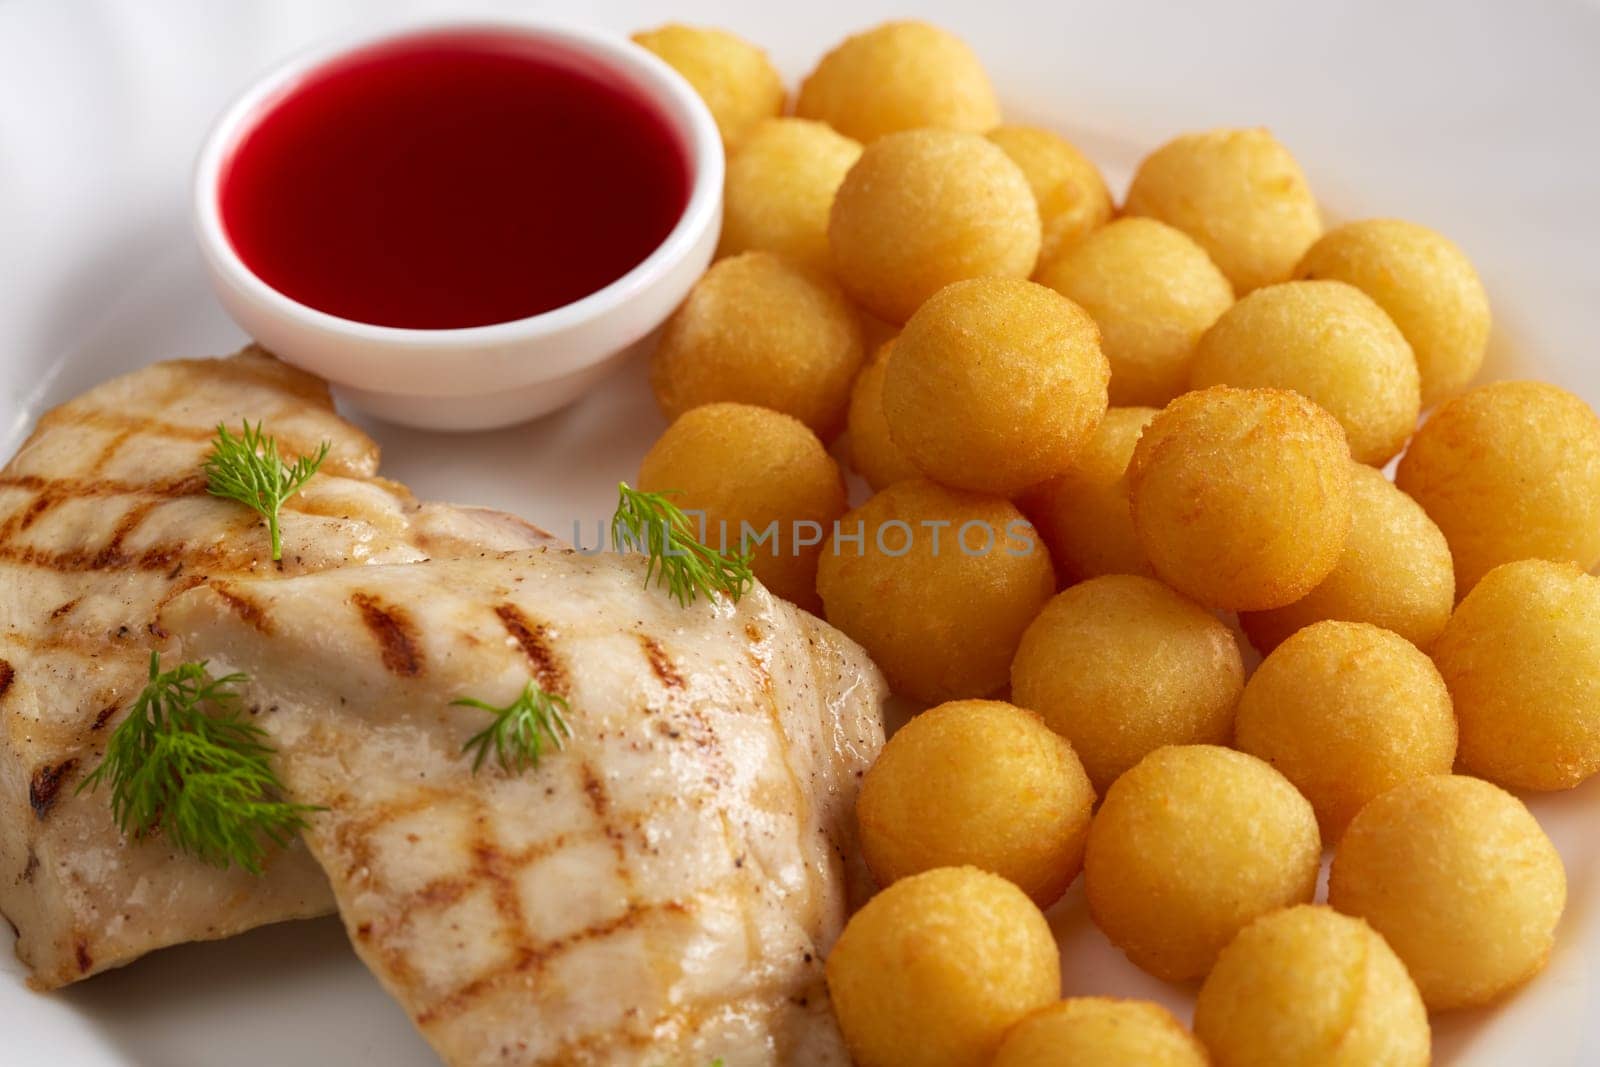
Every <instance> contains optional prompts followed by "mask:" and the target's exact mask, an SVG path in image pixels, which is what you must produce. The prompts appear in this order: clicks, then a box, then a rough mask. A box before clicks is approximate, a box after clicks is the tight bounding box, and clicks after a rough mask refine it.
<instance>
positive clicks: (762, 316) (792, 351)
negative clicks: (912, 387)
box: [650, 252, 865, 440]
mask: <svg viewBox="0 0 1600 1067" xmlns="http://www.w3.org/2000/svg"><path fill="white" fill-rule="evenodd" d="M864 358H865V351H864V349H863V345H862V340H861V320H860V318H859V317H858V316H857V314H856V311H855V308H853V307H851V306H850V301H849V300H847V299H846V298H845V295H844V294H843V293H842V292H840V291H839V287H838V286H837V285H835V284H834V283H833V282H832V281H830V280H829V279H828V278H826V277H825V276H823V275H821V274H818V273H816V272H814V271H810V270H807V269H806V268H804V267H802V266H800V265H799V264H798V263H796V262H794V261H793V260H790V259H785V258H783V257H782V256H777V255H774V254H773V253H771V252H745V253H743V254H741V255H737V256H733V257H731V258H729V259H724V260H722V261H721V262H719V263H716V264H713V265H712V267H711V269H710V270H708V271H706V273H705V276H704V277H702V278H701V279H700V280H699V281H698V282H696V283H695V287H694V288H693V289H692V290H690V292H689V298H688V299H687V300H685V301H684V302H683V304H682V305H681V306H680V307H679V308H678V310H677V311H674V312H673V313H672V317H671V318H669V319H668V320H667V324H666V327H665V328H664V329H663V330H662V334H661V341H660V343H659V344H658V345H657V346H656V351H655V355H654V357H653V359H652V360H651V363H650V385H651V388H653V389H654V390H655V394H656V403H657V404H658V405H660V407H661V412H662V414H664V415H666V417H667V418H669V419H675V418H677V417H678V416H679V415H682V414H683V413H684V412H686V411H688V410H689V409H690V408H693V407H698V406H699V405H701V404H710V403H713V402H715V401H719V400H728V401H734V402H736V403H742V404H757V405H759V406H761V407H765V408H771V409H773V410H774V411H781V412H783V413H784V414H785V415H793V416H794V417H795V418H797V419H799V420H800V421H801V422H803V423H805V424H806V425H807V426H809V427H810V428H811V430H812V432H813V433H815V434H816V435H817V436H819V437H821V438H822V439H823V440H828V439H830V438H831V437H833V436H834V435H835V434H836V433H838V431H839V429H840V428H841V427H842V426H843V424H844V417H845V408H846V406H847V405H848V404H849V401H850V384H851V382H852V381H854V379H855V376H856V372H857V371H858V370H860V369H861V364H862V361H863V360H864Z"/></svg>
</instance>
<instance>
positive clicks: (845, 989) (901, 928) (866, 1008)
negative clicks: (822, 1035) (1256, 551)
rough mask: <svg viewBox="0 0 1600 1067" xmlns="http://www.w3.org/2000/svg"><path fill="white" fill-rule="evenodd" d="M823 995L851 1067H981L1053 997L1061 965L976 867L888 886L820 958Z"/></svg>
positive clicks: (1038, 932) (996, 882)
mask: <svg viewBox="0 0 1600 1067" xmlns="http://www.w3.org/2000/svg"><path fill="white" fill-rule="evenodd" d="M827 975H828V994H829V997H830V998H831V999H832V1001H833V1010H834V1014H835V1015H836V1016H837V1018H838V1020H839V1029H840V1031H841V1032H842V1033H843V1034H844V1040H845V1044H846V1045H848V1046H849V1049H850V1054H851V1056H852V1058H853V1059H854V1060H855V1062H856V1063H857V1064H859V1065H860V1067H890V1065H892V1067H984V1065H986V1064H988V1062H989V1060H990V1057H992V1056H993V1055H994V1053H995V1050H996V1049H997V1048H999V1047H1000V1042H1001V1040H1002V1039H1003V1038H1004V1037H1005V1035H1006V1031H1007V1030H1009V1029H1010V1028H1011V1026H1012V1025H1013V1024H1015V1023H1016V1022H1018V1021H1019V1020H1021V1019H1023V1018H1025V1017H1026V1016H1027V1015H1028V1014H1030V1013H1031V1012H1033V1011H1035V1010H1037V1009H1038V1008H1042V1007H1044V1006H1045V1005H1046V1004H1050V1003H1052V1002H1054V1001H1056V1000H1057V999H1059V998H1060V996H1061V956H1060V952H1059V951H1058V950H1057V949H1056V941H1055V937H1054V936H1053V935H1052V934H1051V933H1050V925H1049V923H1047V922H1045V918H1044V915H1043V914H1042V913H1041V912H1040V911H1039V909H1038V908H1037V907H1035V906H1034V904H1033V902H1032V901H1030V900H1029V899H1028V897H1027V894H1025V893H1023V892H1022V890H1020V889H1018V888H1017V887H1016V886H1014V885H1012V884H1011V883H1010V882H1008V881H1006V880H1005V879H1004V878H1001V877H1000V876H998V875H994V874H989V873H988V872H986V871H980V870H978V869H977V868H975V867H941V868H939V869H937V870H932V871H925V872H923V873H922V874H915V875H912V876H911V877H909V878H902V879H901V880H900V881H898V882H896V883H895V884H894V885H892V886H889V887H888V888H887V889H885V890H884V891H883V892H881V893H879V894H878V895H877V896H875V897H873V898H872V900H870V901H868V902H867V905H866V907H864V908H862V909H861V910H860V911H858V912H856V914H855V915H854V916H853V917H852V918H851V919H850V921H849V923H847V924H846V925H845V928H844V933H843V934H841V935H840V936H839V940H838V941H837V942H836V943H835V944H834V946H833V951H832V952H831V953H829V954H828V963H827Z"/></svg>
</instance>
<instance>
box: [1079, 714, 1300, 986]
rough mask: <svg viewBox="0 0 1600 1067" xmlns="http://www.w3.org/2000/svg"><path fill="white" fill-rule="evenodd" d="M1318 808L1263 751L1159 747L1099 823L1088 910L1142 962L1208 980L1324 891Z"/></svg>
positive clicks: (1092, 842) (1162, 972) (1172, 975)
mask: <svg viewBox="0 0 1600 1067" xmlns="http://www.w3.org/2000/svg"><path fill="white" fill-rule="evenodd" d="M1321 864H1322V844H1321V842H1320V841H1319V840H1318V838H1317V819H1316V816H1315V815H1313V814H1312V812H1311V805H1310V804H1308V803H1307V802H1306V799H1305V797H1302V796H1301V795H1300V794H1299V793H1297V792H1296V791H1295V788H1294V786H1292V785H1290V784H1289V780H1288V779H1286V778H1285V777H1284V776H1283V775H1281V774H1279V773H1278V772H1277V771H1275V770H1273V769H1272V768H1271V767H1269V766H1267V764H1265V763H1263V762H1262V761H1261V760H1258V759H1256V758H1255V757H1254V756H1247V755H1245V754H1244V753H1242V752H1235V751H1233V750H1232V749H1227V748H1218V747H1216V746H1213V745H1180V746H1172V747H1169V748H1158V749H1156V750H1155V751H1154V752H1152V753H1150V755H1148V756H1146V757H1145V758H1144V759H1142V760H1140V761H1139V762H1138V763H1137V764H1135V765H1134V767H1133V768H1132V769H1131V770H1129V771H1128V772H1127V773H1126V774H1124V775H1123V776H1122V777H1121V778H1118V779H1117V780H1116V782H1115V783H1114V784H1113V785H1112V786H1111V789H1110V790H1109V791H1108V792H1107V793H1106V797H1105V802H1104V803H1103V804H1101V805H1100V811H1099V813H1098V814H1096V815H1095V818H1094V822H1093V823H1092V824H1091V825H1090V827H1089V846H1088V849H1087V850H1086V852H1085V854H1084V884H1085V887H1086V888H1087V890H1088V897H1089V914H1090V915H1091V916H1092V917H1093V918H1094V921H1095V925H1097V926H1099V927H1100V929H1101V930H1102V931H1103V932H1104V933H1105V935H1106V936H1107V937H1108V938H1110V939H1111V943H1112V944H1114V945H1116V946H1117V947H1118V948H1120V949H1122V951H1123V952H1125V953H1127V956H1128V959H1130V960H1132V961H1133V962H1134V963H1135V964H1137V965H1138V966H1139V967H1142V968H1143V969H1145V970H1146V971H1149V972H1150V973H1151V974H1153V975H1155V976H1156V977H1157V978H1164V979H1166V980H1168V981H1175V982H1176V981H1186V980H1189V979H1193V978H1200V977H1203V976H1204V975H1205V973H1206V972H1207V971H1209V970H1210V969H1211V964H1212V962H1213V961H1214V960H1215V959H1216V958H1217V953H1218V952H1220V951H1222V948H1223V946H1224V945H1226V944H1227V943H1228V942H1229V941H1231V940H1233V937H1234V935H1235V934H1237V933H1238V932H1239V930H1240V929H1241V928H1243V927H1244V926H1245V924H1247V923H1249V922H1250V920H1252V919H1254V918H1256V917H1257V916H1259V915H1265V914H1266V913H1267V912H1270V911H1276V910H1277V909H1278V908H1283V907H1288V906H1289V905H1291V904H1305V903H1309V902H1310V900H1311V894H1312V893H1313V892H1314V891H1315V889H1316V887H1317V874H1318V872H1319V870H1320V869H1321Z"/></svg>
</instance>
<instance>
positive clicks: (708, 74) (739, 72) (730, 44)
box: [633, 24, 784, 146]
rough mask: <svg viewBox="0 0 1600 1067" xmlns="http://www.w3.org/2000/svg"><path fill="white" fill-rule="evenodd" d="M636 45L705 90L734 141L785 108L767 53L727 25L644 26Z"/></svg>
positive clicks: (727, 138)
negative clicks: (736, 33)
mask: <svg viewBox="0 0 1600 1067" xmlns="http://www.w3.org/2000/svg"><path fill="white" fill-rule="evenodd" d="M633 41H634V43H635V44H637V45H641V46H643V47H644V48H647V49H649V50H650V51H651V52H654V53H655V54H656V55H657V56H659V57H661V59H663V60H665V61H666V63H667V65H668V66H670V67H671V68H672V69H673V70H676V71H677V72H678V73H679V74H681V75H683V78H684V80H685V81H687V82H688V83H689V85H690V86H691V87H693V89H694V91H695V92H697V93H699V94H700V99H702V100H704V101H705V102H706V107H707V108H708V109H710V111H711V117H712V118H713V119H715V120H716V122H717V129H718V130H719V131H720V132H721V133H722V143H723V144H724V145H728V146H732V145H734V144H736V143H738V141H739V139H740V138H742V137H743V136H744V135H745V133H747V132H748V131H749V129H750V127H752V126H754V125H755V124H756V123H758V122H760V121H761V120H762V119H770V118H776V117H778V116H779V115H780V114H782V113H783V100H784V91H783V78H782V77H780V76H779V74H778V72H777V70H776V69H775V68H774V67H773V65H772V62H771V61H770V60H769V59H767V54H766V53H765V52H763V51H762V50H761V49H759V48H757V47H756V46H755V45H753V44H751V43H750V42H748V41H746V40H743V39H742V38H739V37H735V36H734V35H733V34H731V33H729V32H727V31H726V30H716V29H709V28H704V27H698V26H681V25H677V24H672V25H667V26H662V27H659V28H658V29H654V30H642V31H640V32H639V33H636V34H634V35H633Z"/></svg>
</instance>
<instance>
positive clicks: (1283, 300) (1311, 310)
mask: <svg viewBox="0 0 1600 1067" xmlns="http://www.w3.org/2000/svg"><path fill="white" fill-rule="evenodd" d="M1189 382H1190V385H1191V386H1192V387H1193V388H1196V389H1204V388H1206V387H1207V386H1211V385H1237V386H1243V387H1247V388H1248V387H1252V386H1265V387H1271V388H1277V389H1293V390H1294V391H1295V392H1297V393H1300V394H1302V395H1303V396H1306V397H1309V398H1310V399H1311V400H1314V401H1316V402H1317V404H1319V405H1321V406H1322V407H1323V408H1324V409H1325V410H1326V411H1327V412H1328V413H1329V414H1330V415H1332V416H1333V417H1334V418H1336V419H1338V420H1339V425H1341V426H1343V427H1344V432H1345V437H1346V438H1347V439H1348V440H1349V442H1350V454H1351V455H1352V456H1354V457H1355V458H1356V460H1357V461H1358V462H1360V463H1370V464H1372V465H1374V466H1378V467H1381V466H1383V465H1384V464H1385V463H1388V462H1389V461H1390V460H1391V459H1393V458H1394V457H1395V456H1396V455H1398V454H1399V452H1400V449H1401V448H1403V447H1405V443H1406V438H1408V437H1410V436H1411V431H1412V430H1414V429H1416V426H1417V415H1418V413H1419V412H1420V411H1421V403H1422V402H1421V394H1420V393H1419V392H1418V385H1417V361H1416V358H1415V357H1414V356H1412V354H1411V346H1410V345H1408V344H1406V339H1405V338H1404V337H1402V336H1401V335H1400V331H1399V330H1398V329H1396V328H1395V325H1394V323H1393V322H1390V321H1389V316H1388V315H1385V314H1384V313H1383V309H1382V308H1381V307H1379V306H1378V305H1377V304H1375V303H1373V302H1372V298H1371V297H1369V296H1367V295H1366V294H1365V293H1363V292H1362V291H1361V290H1360V289H1357V288H1355V287H1354V286H1351V285H1346V284H1345V283H1343V282H1284V283H1282V284H1281V285H1268V286H1265V287H1263V288H1261V289H1257V290H1256V291H1255V292H1253V293H1251V294H1249V295H1248V296H1246V297H1245V298H1244V299H1242V300H1240V301H1239V302H1238V303H1237V304H1234V305H1233V307H1231V308H1229V309H1228V310H1227V311H1226V312H1224V313H1223V315H1222V317H1221V318H1219V319H1218V320H1217V321H1216V324H1215V325H1213V326H1212V327H1211V329H1209V330H1207V331H1206V333H1205V336H1203V337H1201V338H1200V343H1199V344H1198V345H1196V346H1195V352H1194V363H1193V364H1192V365H1191V367H1190V371H1189Z"/></svg>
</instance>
